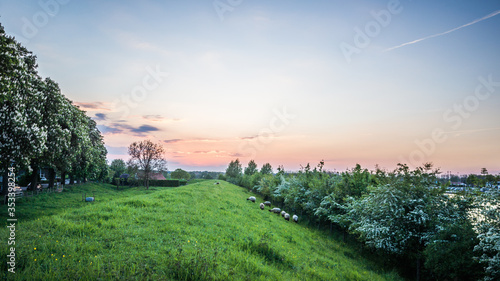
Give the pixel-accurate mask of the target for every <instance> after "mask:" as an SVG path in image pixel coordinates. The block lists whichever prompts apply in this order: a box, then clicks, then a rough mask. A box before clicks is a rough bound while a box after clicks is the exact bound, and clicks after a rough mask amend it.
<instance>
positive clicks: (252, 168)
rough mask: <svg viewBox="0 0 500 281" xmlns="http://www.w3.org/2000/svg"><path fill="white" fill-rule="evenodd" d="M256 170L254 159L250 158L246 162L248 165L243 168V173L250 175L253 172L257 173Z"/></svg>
mask: <svg viewBox="0 0 500 281" xmlns="http://www.w3.org/2000/svg"><path fill="white" fill-rule="evenodd" d="M257 172H258V170H257V164H256V163H255V161H254V160H250V161H249V162H248V166H247V167H246V168H245V175H247V176H251V175H253V174H255V173H257Z"/></svg>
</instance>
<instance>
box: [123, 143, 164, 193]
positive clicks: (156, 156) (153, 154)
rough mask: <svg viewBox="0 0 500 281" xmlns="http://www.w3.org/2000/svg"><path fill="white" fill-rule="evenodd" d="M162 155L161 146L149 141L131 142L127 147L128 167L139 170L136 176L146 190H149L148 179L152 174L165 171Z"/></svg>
mask: <svg viewBox="0 0 500 281" xmlns="http://www.w3.org/2000/svg"><path fill="white" fill-rule="evenodd" d="M163 153H164V149H163V146H162V145H161V144H155V143H153V142H151V141H150V140H144V141H141V142H133V143H132V144H131V145H130V146H129V147H128V154H129V155H130V160H129V161H128V165H129V166H131V167H134V168H136V169H138V170H139V172H138V175H139V177H140V178H141V179H142V180H143V181H144V185H145V186H146V189H149V179H150V178H151V175H152V174H153V173H154V172H162V171H164V170H166V165H167V161H166V160H165V159H164V158H163Z"/></svg>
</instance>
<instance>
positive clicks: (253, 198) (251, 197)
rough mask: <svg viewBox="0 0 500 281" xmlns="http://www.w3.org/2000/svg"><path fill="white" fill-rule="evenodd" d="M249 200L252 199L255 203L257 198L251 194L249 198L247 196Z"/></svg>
mask: <svg viewBox="0 0 500 281" xmlns="http://www.w3.org/2000/svg"><path fill="white" fill-rule="evenodd" d="M247 200H250V201H252V202H254V203H255V200H256V199H255V197H253V196H250V197H248V198H247Z"/></svg>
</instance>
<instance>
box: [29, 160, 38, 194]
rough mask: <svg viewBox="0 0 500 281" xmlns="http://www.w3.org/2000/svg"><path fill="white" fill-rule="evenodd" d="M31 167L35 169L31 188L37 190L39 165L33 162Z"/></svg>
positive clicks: (32, 174)
mask: <svg viewBox="0 0 500 281" xmlns="http://www.w3.org/2000/svg"><path fill="white" fill-rule="evenodd" d="M31 169H32V170H33V172H32V173H31V188H32V189H33V191H36V190H37V186H38V165H37V164H36V163H32V164H31Z"/></svg>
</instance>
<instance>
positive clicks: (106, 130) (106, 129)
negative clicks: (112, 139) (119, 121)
mask: <svg viewBox="0 0 500 281" xmlns="http://www.w3.org/2000/svg"><path fill="white" fill-rule="evenodd" d="M97 129H99V131H101V133H103V134H120V133H122V132H123V130H122V129H119V128H117V127H109V126H105V125H97Z"/></svg>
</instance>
